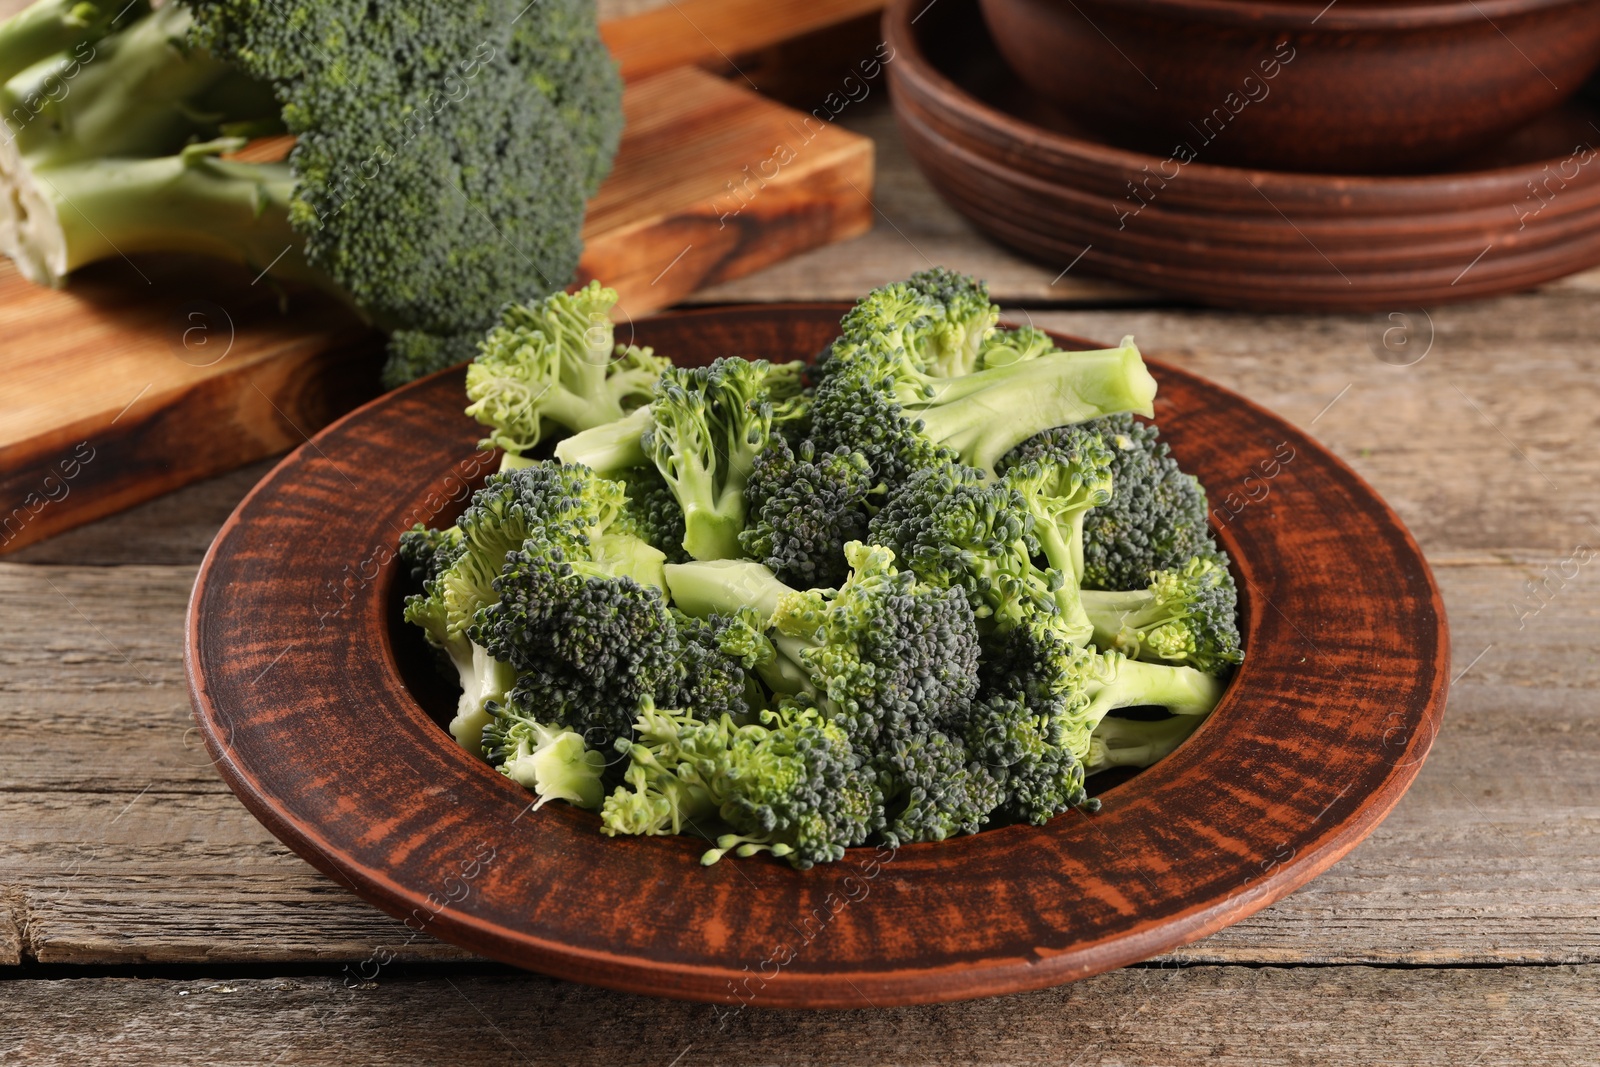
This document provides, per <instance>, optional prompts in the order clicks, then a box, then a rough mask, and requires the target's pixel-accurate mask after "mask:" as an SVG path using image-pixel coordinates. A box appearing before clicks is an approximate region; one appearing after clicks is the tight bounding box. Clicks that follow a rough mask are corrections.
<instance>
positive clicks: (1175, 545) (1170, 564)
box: [1001, 414, 1221, 590]
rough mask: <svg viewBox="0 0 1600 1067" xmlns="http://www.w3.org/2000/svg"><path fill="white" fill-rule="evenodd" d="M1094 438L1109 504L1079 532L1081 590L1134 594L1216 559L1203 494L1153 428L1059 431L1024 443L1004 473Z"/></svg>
mask: <svg viewBox="0 0 1600 1067" xmlns="http://www.w3.org/2000/svg"><path fill="white" fill-rule="evenodd" d="M1093 434H1098V435H1099V436H1100V437H1101V438H1102V439H1103V440H1104V441H1105V442H1106V444H1107V445H1109V446H1110V447H1111V452H1112V458H1111V482H1112V491H1111V500H1110V502H1109V503H1106V504H1103V505H1101V506H1099V507H1097V508H1095V509H1094V510H1093V511H1091V512H1090V513H1089V514H1088V515H1087V516H1086V517H1085V519H1084V524H1083V560H1084V563H1083V587H1084V588H1085V589H1113V590H1124V589H1142V588H1144V587H1145V585H1146V584H1147V583H1148V582H1149V581H1150V575H1151V574H1153V573H1154V572H1156V571H1163V570H1172V569H1173V568H1176V567H1183V566H1184V565H1185V564H1187V563H1188V561H1189V560H1190V559H1192V558H1193V557H1195V556H1203V557H1212V558H1217V557H1220V555H1221V553H1220V551H1219V550H1218V549H1217V547H1216V545H1215V543H1214V542H1213V540H1212V537H1211V530H1210V528H1209V527H1208V526H1207V524H1206V511H1207V506H1206V494H1205V489H1204V488H1202V487H1201V485H1200V482H1199V480H1198V479H1196V478H1194V477H1193V476H1191V475H1188V474H1185V473H1183V471H1181V470H1179V469H1178V463H1177V461H1176V460H1175V459H1173V458H1172V454H1171V452H1170V451H1169V450H1168V448H1167V446H1166V444H1165V443H1164V442H1162V441H1161V440H1160V434H1159V432H1158V431H1157V430H1156V428H1155V427H1154V426H1152V425H1149V424H1148V423H1143V422H1139V421H1137V420H1135V419H1134V418H1133V417H1132V416H1131V415H1126V414H1123V415H1112V416H1109V417H1107V418H1104V419H1097V420H1095V421H1093V422H1086V423H1084V424H1082V425H1081V426H1061V427H1057V428H1055V429H1051V430H1047V431H1045V432H1044V433H1041V434H1038V435H1037V436H1035V437H1033V438H1032V439H1030V440H1028V441H1025V442H1024V443H1023V444H1021V445H1020V446H1018V447H1017V448H1016V449H1015V450H1014V451H1012V452H1011V453H1010V454H1009V455H1008V456H1006V458H1005V461H1004V463H1003V464H1002V468H1001V469H1005V467H1007V466H1012V465H1017V464H1021V463H1026V462H1029V461H1030V460H1035V459H1041V458H1046V457H1049V456H1052V455H1057V454H1061V453H1070V452H1073V451H1075V450H1077V449H1078V448H1080V447H1081V442H1082V440H1083V439H1084V438H1085V437H1086V436H1089V435H1093Z"/></svg>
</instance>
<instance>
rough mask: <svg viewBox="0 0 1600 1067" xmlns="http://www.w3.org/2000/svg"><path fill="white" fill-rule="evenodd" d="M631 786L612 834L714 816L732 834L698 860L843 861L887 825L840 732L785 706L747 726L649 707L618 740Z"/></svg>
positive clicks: (622, 796)
mask: <svg viewBox="0 0 1600 1067" xmlns="http://www.w3.org/2000/svg"><path fill="white" fill-rule="evenodd" d="M618 748H619V749H621V750H622V751H623V752H625V753H626V754H627V756H628V759H629V767H628V770H627V772H626V774H625V784H624V785H622V786H619V787H618V788H617V789H616V791H615V792H613V793H612V795H611V796H610V797H609V798H607V800H606V802H605V806H604V808H603V809H602V812H601V823H602V828H603V829H604V831H605V832H606V833H609V834H619V833H632V834H637V833H677V832H678V831H679V830H680V829H681V828H682V827H684V826H689V827H691V828H695V826H696V822H695V821H696V820H698V819H710V818H711V817H715V818H716V819H717V820H718V821H719V822H720V823H721V824H723V825H726V826H728V827H731V828H732V831H733V832H731V833H727V834H722V835H719V836H718V838H717V842H716V847H715V848H713V849H710V850H708V851H707V852H706V853H705V855H704V856H703V857H702V862H704V863H708V864H709V863H715V862H716V861H717V860H719V859H721V858H722V856H723V855H725V854H726V853H727V852H729V851H734V852H736V853H737V854H738V855H740V856H750V855H754V854H755V853H757V852H762V851H766V852H771V853H772V854H773V855H775V856H781V857H784V858H786V859H787V860H788V861H789V862H790V863H791V864H793V865H794V866H795V867H799V868H806V867H810V866H811V865H812V864H815V863H826V862H830V861H833V860H838V859H841V858H843V856H844V850H845V849H846V848H848V847H849V846H851V845H859V844H861V843H863V842H865V841H866V839H867V838H868V836H870V835H871V834H872V833H873V832H874V831H875V830H877V829H879V828H880V827H881V826H882V825H883V801H882V797H881V795H880V794H879V792H878V788H877V783H876V781H875V780H874V778H873V776H872V774H871V773H870V772H868V771H866V770H864V769H862V768H861V767H860V765H859V761H858V760H857V759H856V758H855V754H854V753H853V752H852V751H851V748H850V743H849V741H848V739H847V738H846V737H845V735H844V732H843V731H842V730H841V729H839V728H838V727H837V726H835V725H833V724H831V723H829V722H828V721H827V720H826V719H825V718H823V717H822V716H821V715H820V714H818V712H817V711H816V710H815V709H813V708H808V707H804V706H800V705H789V706H786V707H783V708H780V709H775V710H771V711H767V712H765V713H763V715H762V721H761V722H760V723H751V724H747V725H744V726H740V725H738V724H736V723H735V722H734V721H733V720H732V719H731V718H730V717H728V716H722V717H720V718H716V719H703V718H697V717H695V716H693V715H691V714H689V713H687V712H679V711H668V710H662V709H657V708H655V707H653V706H649V707H645V708H643V709H641V710H640V713H639V717H638V720H637V722H636V723H635V724H634V740H631V741H629V740H624V741H620V742H619V743H618Z"/></svg>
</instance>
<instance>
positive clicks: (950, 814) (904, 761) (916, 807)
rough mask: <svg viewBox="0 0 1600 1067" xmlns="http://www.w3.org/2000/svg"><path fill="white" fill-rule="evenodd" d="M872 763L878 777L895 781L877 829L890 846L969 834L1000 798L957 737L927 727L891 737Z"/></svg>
mask: <svg viewBox="0 0 1600 1067" xmlns="http://www.w3.org/2000/svg"><path fill="white" fill-rule="evenodd" d="M874 766H876V767H877V768H878V769H879V780H880V781H883V780H888V781H890V782H893V783H894V784H895V785H896V795H895V796H894V797H892V798H891V800H890V803H889V805H888V807H889V809H890V810H891V811H893V812H894V814H893V816H892V817H891V818H890V820H889V824H888V826H886V827H885V828H884V831H883V839H884V840H885V841H887V842H888V843H889V844H891V845H894V846H895V847H899V846H900V845H909V844H914V843H916V842H918V841H943V840H945V839H946V838H949V837H955V836H956V835H958V834H975V833H977V832H978V831H979V830H981V829H983V827H984V826H985V824H987V823H988V822H989V819H990V816H991V814H992V813H993V812H994V810H995V809H996V808H998V807H1000V805H1001V803H1002V802H1003V801H1004V800H1005V791H1004V789H1003V788H1002V787H1001V785H1000V782H999V781H998V780H997V779H996V777H995V776H994V774H993V773H991V772H990V770H989V769H988V768H987V767H985V766H984V764H983V762H982V761H981V760H979V759H975V758H973V755H972V753H971V752H970V751H969V749H968V748H967V745H966V744H965V742H964V741H963V740H962V739H961V737H960V736H959V735H957V736H950V735H947V734H945V733H943V732H942V731H939V730H928V731H925V732H922V733H918V734H915V735H913V736H910V737H905V738H899V739H895V740H891V741H890V742H889V743H888V744H887V745H886V746H884V747H883V748H882V749H881V750H880V752H879V754H878V758H877V759H876V760H875V761H874Z"/></svg>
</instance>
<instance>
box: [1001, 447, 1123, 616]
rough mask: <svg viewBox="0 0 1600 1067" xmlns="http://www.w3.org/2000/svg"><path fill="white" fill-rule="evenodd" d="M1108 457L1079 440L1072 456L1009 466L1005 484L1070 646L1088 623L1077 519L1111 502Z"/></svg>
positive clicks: (1060, 455)
mask: <svg viewBox="0 0 1600 1067" xmlns="http://www.w3.org/2000/svg"><path fill="white" fill-rule="evenodd" d="M1110 464H1111V453H1110V451H1109V450H1108V449H1106V447H1105V446H1104V444H1103V443H1102V442H1101V440H1100V438H1099V437H1098V436H1095V435H1084V436H1082V437H1080V438H1079V439H1078V441H1077V442H1076V448H1075V449H1074V450H1073V451H1070V452H1069V451H1066V450H1057V451H1056V452H1055V453H1054V454H1053V455H1051V456H1050V457H1049V458H1048V459H1038V460H1032V461H1030V462H1028V463H1023V464H1019V465H1017V466H1013V467H1011V468H1010V469H1009V470H1007V471H1006V473H1005V483H1006V485H1007V486H1009V487H1010V488H1012V489H1014V490H1016V492H1017V494H1018V496H1020V497H1021V498H1022V502H1023V506H1024V507H1026V508H1027V509H1028V515H1029V516H1030V517H1031V518H1032V519H1033V536H1034V538H1035V539H1036V540H1037V541H1038V543H1039V550H1040V553H1041V554H1042V555H1043V556H1044V560H1045V562H1046V563H1047V564H1048V565H1049V568H1050V571H1049V579H1048V580H1049V582H1050V584H1051V585H1052V587H1053V591H1054V600H1055V605H1056V610H1057V611H1058V612H1059V613H1060V617H1061V625H1062V626H1063V627H1064V628H1065V629H1066V630H1067V632H1068V633H1069V634H1070V635H1071V638H1072V640H1073V641H1074V643H1077V644H1083V643H1085V642H1087V641H1088V640H1089V638H1090V636H1091V635H1092V633H1093V624H1092V623H1091V622H1090V620H1089V616H1088V614H1087V613H1086V612H1085V610H1084V607H1083V602H1082V593H1081V588H1080V587H1081V584H1082V582H1083V520H1084V516H1085V515H1086V514H1088V513H1089V511H1090V509H1091V508H1095V507H1099V506H1100V505H1102V504H1105V503H1106V502H1107V501H1109V500H1110V499H1111V473H1110V469H1109V468H1110Z"/></svg>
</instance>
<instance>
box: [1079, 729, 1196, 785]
mask: <svg viewBox="0 0 1600 1067" xmlns="http://www.w3.org/2000/svg"><path fill="white" fill-rule="evenodd" d="M1205 721H1206V717H1205V716H1204V715H1173V716H1171V717H1169V718H1165V719H1154V720H1144V719H1124V718H1121V717H1119V716H1115V715H1108V716H1107V717H1106V718H1104V719H1101V720H1100V722H1099V724H1098V725H1097V726H1095V728H1094V732H1093V733H1092V734H1090V735H1089V755H1088V757H1087V758H1086V759H1085V761H1084V769H1085V770H1086V771H1087V772H1088V773H1090V774H1098V773H1099V772H1100V771H1107V770H1110V769H1111V768H1113V767H1148V766H1150V765H1151V764H1153V763H1155V762H1156V761H1157V760H1163V759H1166V758H1167V757H1168V756H1170V755H1172V753H1173V752H1175V751H1176V750H1177V748H1178V746H1179V745H1181V744H1183V743H1184V742H1185V741H1187V740H1188V739H1189V736H1190V735H1191V734H1193V733H1194V732H1195V731H1196V730H1198V729H1200V724H1201V723H1203V722H1205Z"/></svg>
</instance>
